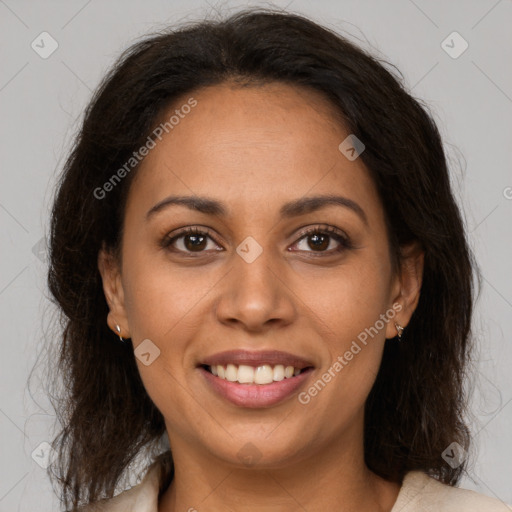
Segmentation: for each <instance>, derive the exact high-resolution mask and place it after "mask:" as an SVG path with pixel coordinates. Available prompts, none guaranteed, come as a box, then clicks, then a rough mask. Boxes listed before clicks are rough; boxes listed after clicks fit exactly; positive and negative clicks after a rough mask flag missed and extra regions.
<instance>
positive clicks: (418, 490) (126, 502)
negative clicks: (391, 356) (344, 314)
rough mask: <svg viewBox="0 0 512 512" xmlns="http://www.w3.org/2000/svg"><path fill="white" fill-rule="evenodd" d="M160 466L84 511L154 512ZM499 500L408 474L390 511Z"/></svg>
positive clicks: (463, 511) (488, 506)
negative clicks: (137, 481)
mask: <svg viewBox="0 0 512 512" xmlns="http://www.w3.org/2000/svg"><path fill="white" fill-rule="evenodd" d="M159 482H160V466H158V465H157V464H156V463H153V464H152V465H151V466H149V468H148V471H147V473H146V475H145V477H144V479H143V480H142V481H141V483H139V484H138V485H136V486H134V487H132V488H131V489H129V490H127V491H124V492H122V493H121V494H119V495H117V496H115V497H114V498H112V499H110V500H102V501H100V502H97V504H94V505H88V506H87V507H85V508H84V509H83V511H84V512H158V493H159ZM192 510H193V507H192ZM511 510H512V507H509V506H508V505H506V504H505V503H503V502H502V501H499V500H497V499H494V498H489V497H487V496H484V495H482V494H478V493H476V492H474V491H468V490H465V489H459V488H456V487H451V486H449V485H445V484H442V483H440V482H439V481H438V480H436V479H434V478H432V477H430V476H428V475H426V474H425V473H422V472H421V471H410V472H409V473H407V474H406V475H405V478H404V480H403V483H402V487H401V489H400V492H399V494H398V498H397V500H396V502H395V505H394V506H393V508H392V509H391V512H510V511H511Z"/></svg>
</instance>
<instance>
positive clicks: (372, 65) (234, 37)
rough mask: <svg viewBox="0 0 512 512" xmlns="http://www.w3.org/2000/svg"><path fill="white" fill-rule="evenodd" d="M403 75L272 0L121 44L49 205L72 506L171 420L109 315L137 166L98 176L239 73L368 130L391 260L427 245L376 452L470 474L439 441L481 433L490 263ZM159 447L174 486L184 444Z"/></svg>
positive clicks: (392, 369)
mask: <svg viewBox="0 0 512 512" xmlns="http://www.w3.org/2000/svg"><path fill="white" fill-rule="evenodd" d="M399 75H400V73H399V72H396V69H395V68H394V66H392V65H390V64H388V63H387V62H385V61H382V60H381V59H378V58H377V57H375V56H372V55H371V54H370V53H369V52H367V51H365V50H363V49H361V48H359V47H358V45H355V44H354V43H352V42H350V41H349V40H348V39H347V38H346V37H343V36H340V35H339V34H337V33H335V32H334V31H331V30H330V29H327V28H324V27H321V26H319V25H317V24H316V23H314V22H312V21H310V20H308V19H307V18H305V17H302V16H299V15H295V14H289V13H286V12H281V11H273V10H266V9H252V10H247V11H242V12H239V13H237V14H235V15H232V16H230V17H228V18H222V19H208V20H206V21H199V22H195V23H189V24H187V25H184V26H181V27H179V28H178V29H169V30H166V31H164V32H161V33H158V34H156V35H150V36H147V37H146V38H144V39H143V40H141V41H139V42H137V43H136V44H134V45H133V46H131V47H130V48H129V49H128V50H126V51H125V52H124V53H123V55H122V56H121V57H120V58H119V60H118V61H117V63H116V64H115V65H114V66H113V68H112V69H111V71H110V72H109V73H108V75H107V76H106V77H105V78H104V80H103V81H102V83H101V84H100V86H99V88H98V89H97V91H96V93H95V94H94V97H93V98H92V100H91V102H90V104H89V106H88V107H87V109H86V111H85V115H84V119H83V123H82V124H81V128H80V131H79V133H78V135H77V137H76V140H75V143H74V146H73V148H72V151H71V153H70V155H69V157H68V159H67V161H66V163H65V166H64V170H63V173H62V175H61V177H60V180H59V183H58V186H57V190H56V197H55V200H54V204H53V210H52V216H51V232H50V236H49V247H50V265H49V271H48V284H49V289H50V292H51V294H52V296H53V297H52V300H54V301H55V302H56V304H57V305H58V307H59V310H60V312H61V325H62V326H63V329H62V334H61V337H60V340H59V345H58V348H57V350H58V359H57V365H56V367H55V368H54V369H53V370H52V371H53V375H54V378H53V381H52V382H53V383H54V384H55V389H54V392H53V393H50V395H52V394H53V395H54V400H55V404H54V407H55V408H56V411H57V416H58V418H59V423H60V426H59V432H58V434H57V436H56V438H55V440H54V443H53V446H54V448H55V449H56V451H57V453H58V458H57V461H56V462H55V463H54V464H53V465H52V466H50V477H51V478H52V480H53V481H55V479H56V480H57V482H58V484H59V488H60V496H61V499H62V500H63V502H64V503H65V505H66V507H73V510H75V509H76V507H77V506H78V505H80V504H85V503H89V502H92V501H94V500H97V499H99V498H102V497H111V496H112V495H113V493H114V492H115V488H116V486H117V485H118V484H119V482H120V481H121V478H122V477H123V476H124V475H126V474H127V471H128V469H129V466H130V464H131V463H132V462H133V461H134V460H135V459H136V458H137V456H138V455H139V454H140V453H142V452H143V451H144V450H145V449H148V447H149V448H150V449H151V450H156V448H155V447H156V446H157V444H156V443H157V441H158V440H159V439H160V438H161V437H162V435H164V434H165V425H164V420H163V417H162V415H161V413H160V411H159V410H158V409H157V408H156V406H155V405H154V404H153V402H152V401H151V399H150V397H149V396H148V394H147V392H146V390H145V388H144V386H143V383H142V381H141V379H140V377H139V373H138V370H137V366H136V363H135V357H134V353H133V347H132V346H131V344H130V343H128V344H125V345H123V344H122V343H120V342H119V340H118V338H117V337H116V336H115V334H113V333H112V332H111V331H110V329H109V328H108V326H107V322H106V318H107V313H108V306H107V302H106V300H105V296H104V293H103V288H102V280H101V276H100V273H99V271H98V266H97V258H98V251H99V250H100V248H101V247H102V245H103V244H105V246H106V247H107V248H109V249H111V250H112V251H113V252H114V253H115V254H117V255H119V250H120V241H121V237H122V230H121V226H122V220H123V215H124V207H125V200H126V196H127V192H128V189H129V187H130V183H131V181H132V179H133V177H134V176H135V174H136V172H137V168H136V167H135V168H134V169H133V170H132V171H131V172H130V173H129V174H128V176H127V177H126V178H125V179H123V180H121V182H120V183H119V184H117V185H116V186H115V187H113V189H112V191H110V192H109V193H108V194H107V195H106V197H105V198H103V199H98V198H96V196H95V194H94V191H95V190H97V189H98V187H102V186H103V184H104V183H106V182H107V181H108V180H109V179H110V178H111V177H112V175H113V173H114V172H115V171H116V170H117V169H119V168H120V167H122V165H123V164H124V163H125V162H126V161H127V160H128V159H129V158H130V156H131V155H132V153H133V152H134V151H136V150H137V149H138V148H140V147H141V146H142V145H143V144H144V143H145V142H146V140H147V137H148V136H149V135H150V134H151V132H152V130H153V129H154V127H155V126H156V124H157V122H158V121H159V119H160V118H161V116H162V114H163V113H165V111H166V109H167V108H169V105H172V104H175V102H176V101H177V100H178V99H179V98H182V97H185V96H184V95H190V94H191V93H192V92H193V91H197V90H198V89H200V88H204V87H208V86H213V85H216V84H221V83H223V82H226V81H228V80H231V81H233V80H234V81H237V82H239V83H243V84H245V85H251V84H254V83H259V84H261V83H271V82H279V83H284V84H292V85H295V86H303V87H304V88H307V89H309V90H314V91H317V92H320V93H321V94H323V95H324V97H325V98H326V99H327V100H328V101H329V102H330V104H331V105H332V109H333V112H336V113H338V114H339V115H341V119H342V120H343V123H344V127H345V128H346V129H347V130H348V131H349V132H350V133H353V134H355V135H356V136H357V137H358V138H359V139H361V141H363V142H364V144H365V146H366V150H365V151H364V152H363V153H362V154H361V157H360V158H362V160H363V162H364V164H365V165H366V167H367V168H368V169H369V172H370V173H371V176H372V178H373V180H374V182H375V184H376V186H377V188H378V191H379V195H380V199H381V201H382V204H383V206H384V211H385V216H386V223H387V226H388V231H389V243H390V249H391V253H392V258H393V261H394V262H395V263H396V264H398V265H400V247H401V246H402V245H404V244H407V243H409V242H412V241H417V242H419V243H420V244H421V246H422V247H423V249H424V251H425V263H424V265H425V266H424V274H423V283H422V288H421V296H420V300H419V304H418V306H417V309H416V311H415V312H414V314H413V316H412V318H411V321H410V324H409V325H408V326H407V329H406V330H405V331H404V334H403V338H402V342H401V343H398V342H397V341H396V340H388V341H386V345H385V349H384V355H383V360H382V364H381V367H380V371H379V373H378V376H377V378H376V382H375V385H374V386H373V388H372V390H371V392H370V395H369V397H368V399H367V402H366V414H365V447H364V448H365V461H366V464H367V466H368V467H369V468H370V469H371V470H372V471H374V472H375V473H377V474H378V475H380V476H382V477H383V478H386V479H388V480H392V481H396V482H400V481H401V480H402V478H403V476H404V475H405V473H406V472H408V471H410V470H423V471H425V472H427V473H428V474H430V475H431V476H433V477H435V478H438V479H439V480H440V481H442V482H444V483H448V484H451V485H454V484H456V483H457V482H458V480H459V478H460V475H461V472H462V471H463V470H464V468H465V464H462V465H461V466H459V467H457V468H452V467H451V466H450V465H448V464H447V463H446V462H445V461H444V460H443V458H442V457H441V454H442V452H443V451H444V450H445V448H447V446H448V445H450V444H451V443H452V442H454V441H457V442H458V443H459V444H460V445H462V446H463V447H464V448H466V449H467V448H468V445H469V431H468V428H467V427H466V425H465V422H464V418H463V416H464V414H465V411H466V404H467V396H466V393H465V390H464V386H463V384H464V379H465V375H466V371H465V369H466V366H467V362H468V357H469V350H470V346H471V345H470V327H471V325H470V324H471V316H472V315H471V314H472V307H473V300H474V287H475V276H477V275H478V274H477V272H476V271H475V269H476V267H475V265H474V263H473V258H472V255H471V252H470V250H469V248H468V244H467V240H466V235H465V231H464V226H463V222H462V219H461V215H460V212H459V209H458V207H457V205H456V202H455V200H454V197H453V194H452V191H451V187H450V181H449V173H448V169H447V161H446V157H445V154H444V151H443V145H442V141H441V138H440V134H439V131H438V129H437V127H436V124H435V122H434V120H433V118H432V116H431V114H429V112H428V108H427V107H426V106H425V105H423V104H422V103H421V102H420V101H419V100H417V99H415V98H413V97H412V95H411V94H410V93H408V92H407V90H406V87H405V86H404V85H403V77H402V76H401V75H400V76H399ZM55 396H57V397H59V398H58V399H55ZM161 457H162V461H163V462H165V463H166V464H165V465H164V467H165V468H166V471H164V479H163V480H162V485H163V486H164V487H166V486H167V485H168V484H169V482H170V481H171V479H172V477H173V466H172V454H171V453H170V452H168V451H167V452H165V453H164V454H163V455H162V456H161Z"/></svg>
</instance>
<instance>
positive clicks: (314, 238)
mask: <svg viewBox="0 0 512 512" xmlns="http://www.w3.org/2000/svg"><path fill="white" fill-rule="evenodd" d="M301 243H302V244H303V248H299V249H298V250H299V251H305V252H313V253H315V252H316V253H320V254H319V255H323V254H327V255H330V254H333V253H336V252H342V251H343V250H345V249H349V248H350V247H351V243H350V240H349V238H348V237H347V236H346V235H345V234H344V233H343V232H341V231H339V230H338V229H336V228H333V227H331V226H328V227H326V228H318V227H316V228H312V229H309V230H307V231H306V232H304V233H302V236H301V238H300V239H299V240H298V242H296V245H300V244H301ZM304 246H305V247H304ZM329 248H330V249H329ZM308 249H310V250H308Z"/></svg>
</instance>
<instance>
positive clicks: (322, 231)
mask: <svg viewBox="0 0 512 512" xmlns="http://www.w3.org/2000/svg"><path fill="white" fill-rule="evenodd" d="M187 235H199V236H207V237H208V238H210V239H211V240H213V241H214V242H215V243H216V244H217V245H220V244H218V243H217V242H216V241H215V239H214V238H213V236H212V234H211V232H210V231H209V230H208V229H199V228H197V227H189V228H184V229H183V230H181V231H180V232H179V233H177V234H174V235H172V236H170V235H167V236H165V237H164V239H163V240H162V242H161V244H160V245H161V247H162V248H163V249H168V250H171V249H170V247H171V246H172V244H173V243H174V242H176V241H177V240H179V239H180V238H183V237H186V236H187ZM312 235H327V236H328V237H330V238H333V239H335V240H336V241H337V242H338V243H339V246H338V247H337V248H336V249H331V250H330V251H305V252H307V253H311V256H310V257H322V256H331V255H332V254H334V253H341V252H343V251H345V250H347V249H352V248H353V245H352V243H351V241H350V239H349V238H348V236H347V235H346V234H344V233H343V232H342V231H340V230H338V229H336V228H334V227H332V226H322V227H319V226H316V227H313V228H308V229H307V230H305V231H303V232H302V233H300V235H299V238H298V240H297V241H296V242H295V243H294V245H296V244H298V243H299V242H300V241H302V240H303V239H305V238H307V237H308V236H312ZM173 252H178V253H182V254H188V255H194V254H197V255H201V254H202V253H204V252H205V251H197V252H194V251H181V250H174V251H173ZM299 252H301V251H299Z"/></svg>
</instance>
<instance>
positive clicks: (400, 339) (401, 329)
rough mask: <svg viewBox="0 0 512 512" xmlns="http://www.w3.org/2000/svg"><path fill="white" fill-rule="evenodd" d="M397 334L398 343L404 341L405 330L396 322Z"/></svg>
mask: <svg viewBox="0 0 512 512" xmlns="http://www.w3.org/2000/svg"><path fill="white" fill-rule="evenodd" d="M395 327H396V332H397V333H398V341H402V331H403V330H404V328H403V327H402V326H401V325H400V324H397V323H396V322H395Z"/></svg>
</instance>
